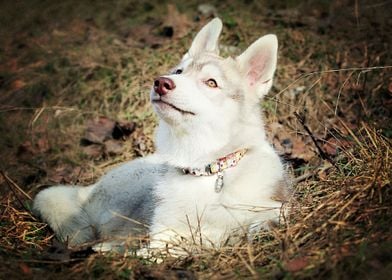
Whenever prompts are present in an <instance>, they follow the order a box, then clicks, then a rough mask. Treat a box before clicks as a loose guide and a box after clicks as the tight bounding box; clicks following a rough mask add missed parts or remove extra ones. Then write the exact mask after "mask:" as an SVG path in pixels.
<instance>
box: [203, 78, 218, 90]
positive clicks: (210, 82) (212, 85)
mask: <svg viewBox="0 0 392 280" xmlns="http://www.w3.org/2000/svg"><path fill="white" fill-rule="evenodd" d="M205 83H206V85H207V86H209V87H210V88H216V87H218V84H217V83H216V81H215V80H214V79H208V80H207V81H206V82H205Z"/></svg>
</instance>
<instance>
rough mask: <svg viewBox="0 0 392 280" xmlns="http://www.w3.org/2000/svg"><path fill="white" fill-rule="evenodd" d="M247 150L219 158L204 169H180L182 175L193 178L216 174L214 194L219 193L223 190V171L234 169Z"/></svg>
mask: <svg viewBox="0 0 392 280" xmlns="http://www.w3.org/2000/svg"><path fill="white" fill-rule="evenodd" d="M247 150H248V149H240V150H238V151H235V152H234V153H231V154H228V155H226V156H224V157H221V158H219V159H217V160H215V161H213V162H211V163H210V164H207V165H206V166H205V167H204V168H182V169H181V170H182V172H183V173H184V174H189V175H193V176H211V175H214V174H217V175H218V177H217V179H216V181H215V192H217V193H219V192H220V191H221V190H222V188H223V170H225V169H228V168H230V167H234V166H236V165H237V164H238V162H239V161H240V160H241V159H242V158H243V156H244V155H245V153H246V152H247Z"/></svg>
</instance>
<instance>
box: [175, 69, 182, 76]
mask: <svg viewBox="0 0 392 280" xmlns="http://www.w3.org/2000/svg"><path fill="white" fill-rule="evenodd" d="M181 73H182V69H177V70H176V71H174V74H177V75H178V74H181Z"/></svg>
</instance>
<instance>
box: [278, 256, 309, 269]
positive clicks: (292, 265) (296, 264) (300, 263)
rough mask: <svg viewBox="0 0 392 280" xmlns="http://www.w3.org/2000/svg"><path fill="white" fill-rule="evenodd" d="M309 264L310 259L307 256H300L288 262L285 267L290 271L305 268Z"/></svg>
mask: <svg viewBox="0 0 392 280" xmlns="http://www.w3.org/2000/svg"><path fill="white" fill-rule="evenodd" d="M307 265H308V261H307V259H306V258H305V257H298V258H295V259H292V260H289V261H288V262H286V264H285V265H284V268H285V269H286V270H287V271H289V272H297V271H300V270H302V269H304V268H305V267H306V266H307Z"/></svg>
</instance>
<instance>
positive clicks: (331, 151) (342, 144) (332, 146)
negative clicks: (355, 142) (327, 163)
mask: <svg viewBox="0 0 392 280" xmlns="http://www.w3.org/2000/svg"><path fill="white" fill-rule="evenodd" d="M351 145H352V143H351V142H350V141H348V140H344V139H336V138H330V139H328V140H327V142H326V143H325V144H324V145H323V146H322V148H323V150H324V152H325V153H327V154H328V155H331V156H336V154H337V153H338V152H339V150H343V149H345V148H348V147H350V146H351Z"/></svg>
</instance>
